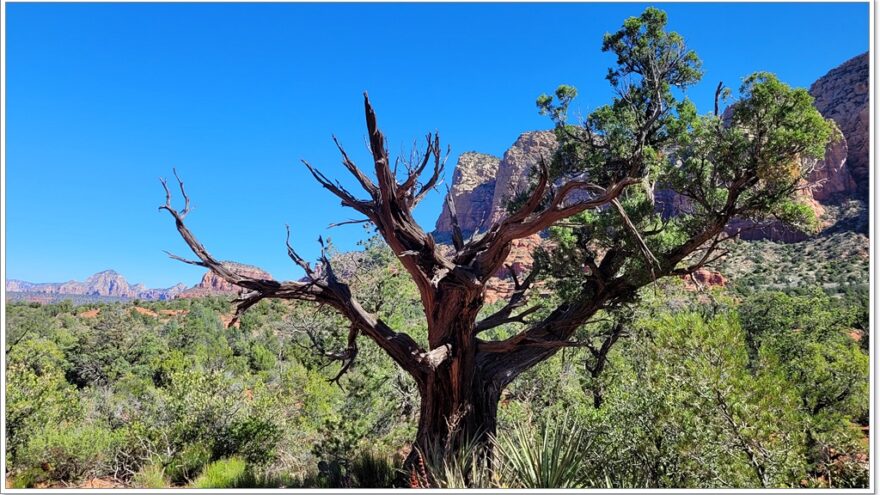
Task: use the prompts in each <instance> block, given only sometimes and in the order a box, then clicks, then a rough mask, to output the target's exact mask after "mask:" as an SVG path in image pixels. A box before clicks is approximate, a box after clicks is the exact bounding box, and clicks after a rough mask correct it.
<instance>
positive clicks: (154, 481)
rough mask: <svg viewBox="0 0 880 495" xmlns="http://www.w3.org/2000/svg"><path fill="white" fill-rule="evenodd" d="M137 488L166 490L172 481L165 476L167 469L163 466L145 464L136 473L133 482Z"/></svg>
mask: <svg viewBox="0 0 880 495" xmlns="http://www.w3.org/2000/svg"><path fill="white" fill-rule="evenodd" d="M131 483H132V485H134V486H135V487H136V488H165V487H167V486H169V485H170V483H171V481H170V480H169V479H168V478H167V477H166V476H165V469H164V468H163V467H162V465H161V464H154V463H150V464H145V465H144V466H142V467H141V469H140V470H139V471H138V472H137V473H135V475H134V477H133V478H132V480H131Z"/></svg>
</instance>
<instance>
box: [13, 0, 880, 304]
mask: <svg viewBox="0 0 880 495" xmlns="http://www.w3.org/2000/svg"><path fill="white" fill-rule="evenodd" d="M647 5H648V4H636V3H624V4H607V3H603V4H598V3H585V4H571V3H566V4H167V3H166V4H52V3H43V4H22V3H18V4H16V3H8V4H7V18H6V20H5V21H6V28H7V30H6V36H7V38H6V41H7V53H6V56H7V58H6V71H7V80H6V84H7V86H6V88H7V89H6V90H7V92H6V101H7V109H6V111H7V113H6V127H5V132H6V143H7V148H6V150H5V153H6V183H5V184H4V186H5V192H6V195H5V201H6V224H5V234H6V247H7V266H6V270H5V273H6V276H7V277H8V278H18V279H24V280H29V281H34V282H50V281H53V282H54V281H66V280H70V279H77V280H82V279H84V278H85V277H87V276H88V275H90V274H92V273H94V272H96V271H99V270H103V269H109V268H112V269H115V270H117V271H119V272H120V273H122V274H123V275H124V276H125V277H126V278H127V279H128V280H129V282H143V283H145V284H147V285H148V286H150V287H167V286H170V285H172V284H174V283H177V282H181V281H182V282H185V283H187V284H193V283H195V282H197V281H198V279H199V277H200V276H201V274H202V269H200V268H198V267H193V266H189V265H184V264H181V263H178V262H176V261H173V260H170V259H168V258H167V257H166V256H165V254H163V252H162V251H163V250H169V251H171V252H174V253H177V254H180V255H189V254H190V253H189V252H188V250H187V248H186V245H185V244H184V243H183V241H181V240H180V239H179V237H178V234H177V232H176V230H175V228H174V224H173V221H172V219H171V217H170V216H169V215H167V213H165V212H159V211H158V210H157V206H158V205H159V204H161V203H162V202H163V201H164V194H163V192H162V189H161V186H160V184H159V182H158V180H157V178H158V177H160V176H171V169H172V167H177V170H178V171H179V172H180V174H181V175H182V177H183V178H184V180H185V182H186V185H187V189H188V192H189V193H190V196H191V197H192V201H193V211H192V213H191V214H190V216H189V217H188V225H189V227H190V228H191V229H192V230H193V231H194V232H195V233H196V235H197V236H199V237H200V239H201V240H202V241H203V242H204V243H205V245H206V246H207V247H208V249H209V251H211V252H212V253H213V254H214V255H215V256H216V257H218V258H220V259H230V260H236V261H240V262H243V263H249V264H256V265H259V266H262V267H264V268H265V269H267V270H268V271H269V272H270V273H272V274H273V275H274V276H275V277H276V278H280V279H289V278H293V277H299V276H301V272H300V271H299V269H298V268H297V267H295V266H294V265H293V264H292V263H291V262H290V260H289V259H288V258H287V256H286V252H285V249H284V225H285V224H290V225H291V229H292V231H293V233H294V235H293V243H294V245H295V246H296V247H297V249H298V250H299V251H300V253H301V254H303V255H304V256H305V257H306V258H308V259H314V258H315V257H316V256H317V253H318V245H317V242H316V239H317V237H318V235H323V236H324V237H325V238H327V237H330V238H331V239H332V240H333V242H334V243H335V244H336V245H337V247H339V248H340V249H345V250H347V249H356V248H357V245H356V243H357V241H358V240H359V239H363V238H364V237H365V235H366V234H365V231H364V229H363V227H362V226H358V225H354V226H345V227H340V228H335V229H331V230H329V231H328V230H327V226H328V224H330V223H333V222H337V221H341V220H345V219H348V218H353V215H354V213H353V212H350V211H346V210H345V209H343V208H341V207H340V206H339V202H338V201H337V200H336V199H335V198H334V197H332V196H330V194H329V193H328V192H326V191H324V190H323V189H321V188H320V187H319V186H318V185H317V184H316V183H315V182H314V181H313V180H312V179H311V177H309V176H308V174H307V171H306V170H305V169H304V167H303V166H302V165H301V164H300V163H299V159H301V158H306V159H308V160H309V161H310V162H312V163H313V164H315V165H317V166H318V167H319V168H320V169H321V170H322V171H324V172H325V173H326V174H327V175H328V176H331V177H337V178H339V179H341V180H342V181H343V183H345V184H347V185H349V186H350V189H351V190H353V191H355V190H357V188H356V187H355V185H354V184H352V183H351V180H349V178H348V177H347V176H346V173H345V171H344V169H343V168H342V166H341V164H340V160H339V155H338V153H337V151H336V149H335V147H334V145H333V143H332V141H331V140H330V136H331V134H332V133H336V135H337V136H338V137H339V139H340V140H341V142H342V143H343V145H345V146H346V147H347V149H348V151H349V152H350V153H351V155H352V156H353V158H354V159H355V161H356V162H358V163H359V164H360V165H361V167H362V168H365V169H367V170H370V162H369V161H368V159H367V157H368V155H367V151H366V148H365V145H364V137H365V133H366V132H365V128H364V123H363V103H362V96H361V94H362V92H363V91H365V90H366V91H369V94H370V97H371V100H372V101H373V104H374V106H375V107H376V110H377V113H378V117H379V123H380V126H381V127H382V129H383V130H384V131H385V134H386V137H387V139H388V145H389V149H390V150H391V151H392V152H393V153H396V152H399V151H401V150H407V149H409V147H410V146H411V145H412V143H413V140H414V139H419V140H421V139H423V136H424V134H425V133H426V132H428V131H433V130H435V129H436V130H438V131H439V132H440V135H441V139H442V140H443V142H444V143H447V144H450V145H451V146H452V150H453V152H452V156H451V158H450V163H449V169H448V170H447V171H446V178H447V180H451V178H452V169H453V165H454V164H455V162H456V159H457V156H458V154H459V153H461V152H464V151H471V150H476V151H482V152H486V153H492V154H495V155H500V154H502V153H503V152H504V150H505V149H507V148H508V147H509V146H510V145H511V144H512V143H513V142H514V141H515V140H516V138H517V136H518V135H519V134H520V133H521V132H524V131H527V130H533V129H547V128H550V127H551V124H550V122H549V121H548V120H547V119H546V118H544V117H541V116H539V115H538V114H537V112H536V109H535V103H534V102H535V98H536V97H537V96H538V95H539V94H540V93H542V92H551V91H553V90H554V89H555V88H556V86H557V85H559V84H561V83H567V84H572V85H575V86H576V87H577V88H578V89H579V92H580V96H579V97H578V99H577V100H576V105H575V107H576V108H575V110H576V111H579V112H580V113H582V114H586V113H588V112H589V111H591V110H592V109H594V108H595V107H597V106H599V105H601V104H604V103H606V102H608V101H609V99H610V96H611V90H610V88H609V86H608V84H607V82H606V81H605V80H604V76H605V74H606V71H607V68H608V67H609V66H610V65H611V63H612V61H613V58H612V56H611V55H609V54H607V53H602V52H601V50H600V46H601V41H602V36H603V34H604V33H606V32H609V31H614V30H616V29H617V28H618V27H619V26H620V25H621V24H622V22H623V20H624V19H625V18H627V17H629V16H634V15H638V14H639V13H640V12H641V11H642V10H643V9H644V8H645V7H646V6H647ZM655 5H656V6H658V7H661V8H663V9H664V10H666V11H667V13H668V14H669V24H670V28H671V29H673V30H676V31H678V32H680V33H681V34H682V35H684V36H685V38H686V40H687V42H688V44H689V45H690V47H691V48H693V49H695V50H696V51H697V53H698V54H699V56H700V57H701V58H702V59H703V62H704V69H705V77H704V80H703V83H701V84H700V85H699V86H697V87H694V88H692V89H690V90H689V91H688V96H689V97H690V98H692V99H693V100H694V101H695V102H696V103H697V105H698V107H699V108H700V110H701V111H704V112H705V111H711V106H712V95H713V92H714V88H715V86H716V85H717V83H718V82H719V81H724V82H725V84H727V85H729V86H731V87H733V88H737V87H738V86H739V84H740V82H741V80H742V78H743V77H744V76H746V75H748V74H749V73H751V72H754V71H757V70H767V71H772V72H775V73H776V74H778V75H779V76H780V77H781V78H782V79H783V80H784V81H786V82H788V83H789V84H792V85H795V86H805V87H806V86H809V85H810V83H812V82H813V81H815V80H816V79H817V78H819V77H821V76H822V75H824V74H825V73H826V72H827V71H828V70H830V69H832V68H833V67H836V66H837V65H839V64H841V63H843V62H845V61H846V60H848V59H850V58H852V57H854V56H856V55H858V54H861V53H863V52H865V51H867V50H868V47H869V22H868V21H869V19H868V4H867V3H861V4H854V3H848V4H847V3H809V4H797V3H782V4H779V3H776V4H769V3H767V4H761V3H757V4H756V3H738V4H737V3H735V4H724V3H711V4H695V3H679V4H655ZM441 201H442V195H441V194H440V193H436V194H434V195H433V196H432V197H430V198H429V199H427V200H425V201H424V203H423V204H422V205H420V207H419V208H418V209H417V210H416V215H417V219H418V221H419V222H420V224H421V225H422V226H423V227H425V229H426V230H432V229H433V226H434V221H435V220H436V218H437V216H438V214H439V212H440V207H441Z"/></svg>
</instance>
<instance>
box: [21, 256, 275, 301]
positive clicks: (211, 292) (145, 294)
mask: <svg viewBox="0 0 880 495" xmlns="http://www.w3.org/2000/svg"><path fill="white" fill-rule="evenodd" d="M223 264H224V265H225V266H226V267H227V268H229V269H230V270H232V271H234V272H236V273H239V274H241V275H245V276H248V277H253V278H272V276H271V275H269V274H268V273H266V272H265V271H263V270H260V269H259V268H257V267H254V266H250V265H244V264H241V263H233V262H224V263H223ZM239 290H241V289H240V288H238V287H236V286H234V285H232V284H230V283H229V282H226V281H225V280H223V279H221V278H220V277H218V276H217V275H215V274H214V273H213V272H211V271H208V272H206V273H205V274H204V275H203V276H202V280H201V281H199V283H198V284H196V285H194V286H192V287H188V286H187V285H186V284H182V283H180V284H176V285H174V286H172V287H168V288H165V289H148V288H147V287H146V286H144V284H134V285H132V284H129V283H128V281H127V280H125V277H123V276H122V275H120V274H119V273H118V272H116V271H115V270H104V271H101V272H98V273H96V274H94V275H92V276H91V277H89V278H87V279H86V280H85V281H84V282H78V281H76V280H71V281H68V282H55V283H39V284H38V283H33V282H26V281H24V280H14V279H10V280H7V281H6V292H7V298H8V299H11V300H26V301H34V302H53V301H61V300H64V299H74V300H76V301H107V302H109V301H114V300H127V299H143V300H147V301H167V300H170V299H176V298H178V297H183V298H192V297H208V296H222V295H234V294H237V293H238V292H239Z"/></svg>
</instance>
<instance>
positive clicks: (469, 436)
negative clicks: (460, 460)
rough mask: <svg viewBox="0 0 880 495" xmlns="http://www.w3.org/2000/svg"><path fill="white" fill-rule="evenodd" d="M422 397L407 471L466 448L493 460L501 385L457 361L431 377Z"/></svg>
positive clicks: (475, 369)
mask: <svg viewBox="0 0 880 495" xmlns="http://www.w3.org/2000/svg"><path fill="white" fill-rule="evenodd" d="M462 371H463V372H464V373H462ZM462 377H467V379H466V380H464V381H462V380H461V378H462ZM419 393H420V396H421V407H420V414H419V421H418V430H417V433H416V438H415V442H414V443H413V449H412V451H411V452H410V454H409V456H408V457H407V459H406V461H405V463H404V468H405V470H407V471H409V470H410V469H413V467H414V466H418V465H419V464H420V463H428V464H430V463H431V462H432V461H441V460H442V459H443V457H446V456H450V455H453V454H455V453H457V452H460V451H461V450H462V449H463V448H474V449H476V451H475V453H476V454H477V455H479V456H481V457H484V458H485V459H491V456H492V444H491V439H492V437H494V435H495V434H496V431H497V425H498V404H499V401H500V399H501V387H499V386H498V384H496V383H494V382H493V381H492V380H487V379H486V377H485V376H484V375H483V374H482V373H481V372H480V371H479V370H478V369H477V368H475V367H474V366H473V365H472V364H470V365H469V364H466V362H465V361H464V360H457V358H453V359H451V360H449V362H448V363H444V366H442V367H441V368H438V369H437V370H436V371H435V373H433V374H432V375H431V376H429V377H428V379H427V380H426V383H425V385H424V386H423V387H421V388H420V390H419Z"/></svg>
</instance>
